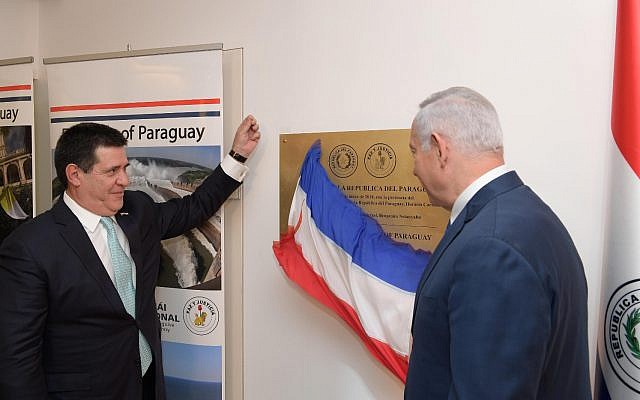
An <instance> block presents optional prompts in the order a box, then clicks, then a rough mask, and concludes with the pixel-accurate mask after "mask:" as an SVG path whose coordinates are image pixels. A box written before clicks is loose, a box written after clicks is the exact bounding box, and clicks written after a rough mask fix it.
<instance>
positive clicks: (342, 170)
mask: <svg viewBox="0 0 640 400" xmlns="http://www.w3.org/2000/svg"><path fill="white" fill-rule="evenodd" d="M357 167H358V154H357V153H356V151H355V150H354V149H353V147H351V146H349V145H348V144H340V145H338V146H336V147H334V148H333V150H331V153H329V168H330V169H331V172H333V174H334V175H335V176H337V177H338V178H346V177H349V176H351V174H353V173H354V172H355V170H356V168H357Z"/></svg>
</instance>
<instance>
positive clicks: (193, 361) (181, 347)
mask: <svg viewBox="0 0 640 400" xmlns="http://www.w3.org/2000/svg"><path fill="white" fill-rule="evenodd" d="M162 357H163V361H164V362H163V366H164V374H165V375H166V376H173V377H176V378H182V379H188V380H192V381H200V382H222V346H200V345H193V344H184V343H175V342H167V341H164V340H163V341H162Z"/></svg>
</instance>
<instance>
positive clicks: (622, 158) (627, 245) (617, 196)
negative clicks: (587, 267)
mask: <svg viewBox="0 0 640 400" xmlns="http://www.w3.org/2000/svg"><path fill="white" fill-rule="evenodd" d="M615 49H616V50H615V63H614V79H613V96H612V111H611V133H612V139H613V141H614V143H615V144H613V145H612V146H611V147H612V149H613V151H612V157H611V173H610V177H609V186H610V187H609V204H608V213H607V214H608V215H607V217H608V220H607V231H606V235H605V238H606V239H605V257H604V265H603V279H602V299H601V312H600V327H599V328H598V359H597V371H596V386H595V391H596V396H595V398H596V399H599V400H609V399H615V400H626V399H637V398H638V397H640V344H639V341H638V333H640V245H639V243H640V113H639V112H638V110H639V109H640V0H619V1H618V17H617V28H616V46H615Z"/></svg>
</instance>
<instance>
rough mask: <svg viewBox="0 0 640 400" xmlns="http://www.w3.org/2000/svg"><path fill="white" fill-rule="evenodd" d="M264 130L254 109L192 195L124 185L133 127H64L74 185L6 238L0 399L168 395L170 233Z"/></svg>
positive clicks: (66, 177) (226, 178) (219, 199)
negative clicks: (164, 316)
mask: <svg viewBox="0 0 640 400" xmlns="http://www.w3.org/2000/svg"><path fill="white" fill-rule="evenodd" d="M259 138H260V132H259V130H258V123H257V121H256V120H255V118H254V117H253V116H248V117H247V118H245V120H244V121H243V122H242V124H241V125H240V127H239V128H238V130H237V131H236V136H235V139H234V141H233V147H232V151H231V153H230V154H229V156H227V157H225V158H224V159H223V161H222V163H221V164H220V166H218V167H217V168H216V169H215V170H214V171H213V173H212V174H211V175H210V176H209V177H208V178H207V179H205V180H204V182H203V183H202V184H201V185H200V186H199V187H198V188H197V189H196V190H195V191H194V192H193V193H192V194H191V195H189V196H185V197H183V198H181V199H171V200H169V201H167V202H164V203H155V202H154V201H153V200H152V199H151V197H149V196H148V195H147V194H146V193H143V192H139V191H128V190H125V189H126V187H127V185H128V183H129V178H128V176H127V172H126V168H127V166H128V165H129V162H128V160H127V155H126V148H125V145H126V143H127V140H126V139H125V138H124V137H123V135H122V133H120V132H119V131H117V130H115V129H113V128H111V127H108V126H106V125H101V124H92V123H84V124H78V125H75V126H73V127H71V128H69V129H68V130H67V131H65V132H64V133H63V134H62V135H61V136H60V139H59V140H58V142H57V145H56V150H55V156H54V158H55V165H56V171H57V174H58V177H59V178H60V180H61V182H62V184H63V186H64V187H65V192H64V195H63V196H61V199H60V200H58V202H57V203H56V204H55V205H54V206H53V208H52V209H51V210H49V211H47V212H45V213H43V214H42V215H40V216H38V217H37V218H35V219H33V220H32V221H31V222H29V223H26V224H23V225H21V226H20V227H19V228H18V229H17V230H16V231H14V232H13V233H12V235H10V236H9V237H8V238H7V239H5V241H4V242H3V243H2V247H0V282H1V285H2V290H0V317H1V319H2V321H3V322H2V324H0V349H1V352H2V354H1V355H0V399H12V400H26V399H29V400H31V399H33V400H42V399H59V400H62V399H65V400H66V399H69V400H71V399H101V400H141V399H142V400H164V398H165V391H164V379H163V371H162V349H161V344H160V330H159V327H160V324H159V321H158V316H157V311H156V303H155V296H154V293H155V286H156V280H157V278H158V271H159V267H160V253H161V250H160V246H161V245H160V241H161V240H162V239H167V238H171V237H175V236H178V235H181V234H182V233H184V232H186V231H188V230H189V229H191V228H194V227H196V226H198V225H200V224H201V223H202V222H204V221H205V220H207V219H208V218H209V217H211V216H212V215H213V214H214V213H215V212H216V210H217V209H218V208H219V207H220V206H221V205H222V203H224V201H225V200H226V199H227V197H228V196H229V195H230V194H231V193H232V192H233V191H234V190H235V189H236V188H237V187H238V186H240V183H241V181H242V179H243V177H244V174H246V172H247V167H246V166H244V165H242V163H244V161H246V159H247V157H249V155H250V154H251V153H252V152H253V150H254V149H255V147H256V145H257V143H258V140H259Z"/></svg>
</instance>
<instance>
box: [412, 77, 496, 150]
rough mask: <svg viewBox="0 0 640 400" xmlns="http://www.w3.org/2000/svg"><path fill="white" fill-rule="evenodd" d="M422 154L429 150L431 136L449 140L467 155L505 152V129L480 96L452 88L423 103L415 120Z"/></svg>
mask: <svg viewBox="0 0 640 400" xmlns="http://www.w3.org/2000/svg"><path fill="white" fill-rule="evenodd" d="M414 124H415V125H414V126H415V128H416V129H415V130H416V134H417V136H418V139H419V140H420V143H421V144H422V150H424V151H426V150H429V147H430V146H431V133H433V132H438V133H439V134H441V135H444V136H446V137H447V138H449V139H450V140H451V141H452V142H453V144H454V146H456V147H457V148H458V149H459V150H460V151H462V152H463V153H466V154H478V153H486V152H494V153H499V152H501V151H502V128H500V121H499V120H498V113H497V112H496V109H495V108H494V107H493V105H492V104H491V103H490V102H489V100H487V99H486V98H484V96H482V95H481V94H480V93H478V92H476V91H473V90H471V89H469V88H466V87H452V88H449V89H447V90H443V91H441V92H437V93H434V94H432V95H431V96H429V98H427V99H426V100H425V101H423V102H422V103H420V111H418V114H417V115H416V117H415V119H414Z"/></svg>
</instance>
